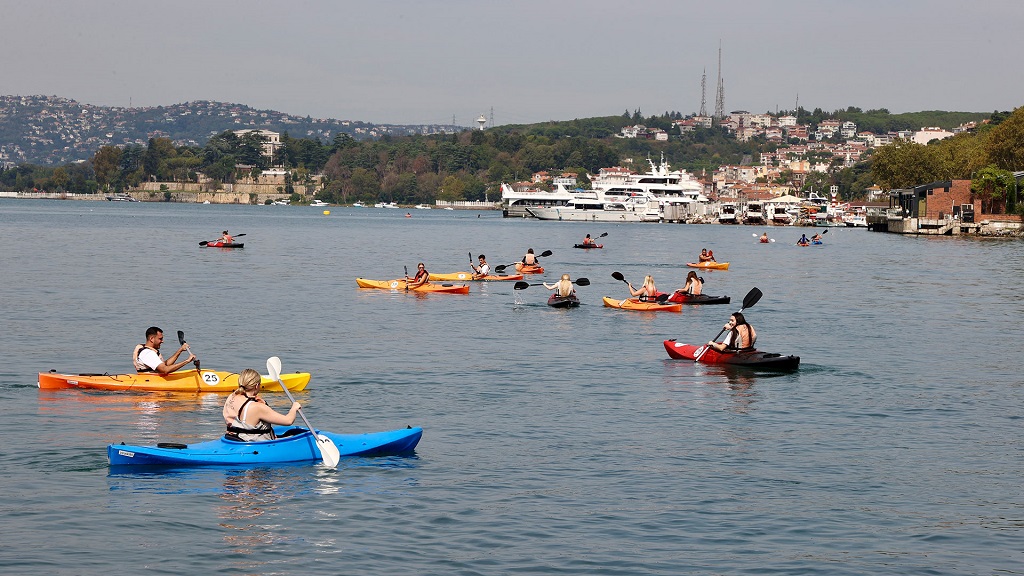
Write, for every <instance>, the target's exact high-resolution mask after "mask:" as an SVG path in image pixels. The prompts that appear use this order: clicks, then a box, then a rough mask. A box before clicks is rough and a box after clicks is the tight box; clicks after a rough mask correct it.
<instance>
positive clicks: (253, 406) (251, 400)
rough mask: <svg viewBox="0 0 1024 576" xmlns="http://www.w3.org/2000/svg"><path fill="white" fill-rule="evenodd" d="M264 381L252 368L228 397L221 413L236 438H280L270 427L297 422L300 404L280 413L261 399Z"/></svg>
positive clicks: (240, 378) (240, 377)
mask: <svg viewBox="0 0 1024 576" xmlns="http://www.w3.org/2000/svg"><path fill="white" fill-rule="evenodd" d="M262 381H263V379H262V378H261V377H260V373H259V372H257V371H255V370H253V369H252V368H246V369H245V370H242V373H241V374H239V375H238V388H237V389H235V390H234V391H233V392H232V393H231V394H228V398H227V400H225V401H224V408H223V410H221V414H222V415H223V416H224V423H225V424H227V431H228V434H231V435H233V436H237V437H238V439H239V440H243V441H245V442H256V441H260V440H273V439H274V438H276V437H277V436H276V435H275V434H274V429H273V428H272V427H271V424H277V425H279V426H290V425H291V424H292V422H295V415H296V414H298V412H299V408H300V405H299V403H298V402H292V407H291V409H290V410H288V413H287V414H279V413H277V412H275V411H274V409H273V408H271V407H270V406H267V403H266V402H264V401H263V399H262V398H260V385H261V384H262Z"/></svg>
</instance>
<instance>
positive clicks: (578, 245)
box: [573, 244, 604, 250]
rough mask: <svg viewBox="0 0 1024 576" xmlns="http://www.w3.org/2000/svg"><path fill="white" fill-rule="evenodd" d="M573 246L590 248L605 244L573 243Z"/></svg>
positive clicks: (600, 246)
mask: <svg viewBox="0 0 1024 576" xmlns="http://www.w3.org/2000/svg"><path fill="white" fill-rule="evenodd" d="M573 248H583V249H584V250H589V249H591V248H604V244H573Z"/></svg>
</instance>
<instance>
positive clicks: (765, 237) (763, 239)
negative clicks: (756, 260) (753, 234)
mask: <svg viewBox="0 0 1024 576" xmlns="http://www.w3.org/2000/svg"><path fill="white" fill-rule="evenodd" d="M761 243H762V244H767V243H768V233H767V232H765V233H764V234H761Z"/></svg>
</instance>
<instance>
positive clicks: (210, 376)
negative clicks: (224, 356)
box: [203, 372, 220, 386]
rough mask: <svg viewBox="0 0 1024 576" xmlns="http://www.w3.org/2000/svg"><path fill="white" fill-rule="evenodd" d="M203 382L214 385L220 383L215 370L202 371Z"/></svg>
mask: <svg viewBox="0 0 1024 576" xmlns="http://www.w3.org/2000/svg"><path fill="white" fill-rule="evenodd" d="M203 382H205V383H207V384H210V385H212V386H216V385H217V384H220V376H217V373H216V372H203Z"/></svg>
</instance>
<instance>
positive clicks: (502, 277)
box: [429, 272, 524, 282]
mask: <svg viewBox="0 0 1024 576" xmlns="http://www.w3.org/2000/svg"><path fill="white" fill-rule="evenodd" d="M523 278H524V276H523V275H522V274H488V275H486V276H483V277H480V278H473V273H472V272H451V273H448V274H434V273H433V272H431V273H430V276H429V279H430V280H432V281H434V282H464V281H470V280H472V281H474V282H506V281H508V280H522V279H523Z"/></svg>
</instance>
